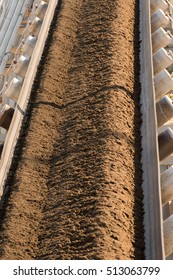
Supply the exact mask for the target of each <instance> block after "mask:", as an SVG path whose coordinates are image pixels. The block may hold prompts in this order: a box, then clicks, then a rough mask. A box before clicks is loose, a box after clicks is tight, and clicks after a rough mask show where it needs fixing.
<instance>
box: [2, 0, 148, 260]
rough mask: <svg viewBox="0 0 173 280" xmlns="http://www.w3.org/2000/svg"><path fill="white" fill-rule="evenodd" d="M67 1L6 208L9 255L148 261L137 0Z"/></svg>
mask: <svg viewBox="0 0 173 280" xmlns="http://www.w3.org/2000/svg"><path fill="white" fill-rule="evenodd" d="M138 2H139V1H135V0H126V1H124V0H118V1H116V0H115V1H112V0H92V1H89V0H75V1H71V0H64V1H59V4H58V7H57V9H56V11H55V17H54V20H53V23H52V27H51V30H50V34H49V38H48V40H47V44H46V47H45V51H44V55H43V58H42V61H41V64H40V67H39V69H38V73H37V77H36V81H35V84H34V87H33V90H32V96H31V101H30V103H29V107H28V112H27V115H26V117H25V120H24V124H23V129H22V132H21V135H20V139H19V141H18V144H17V147H16V151H15V155H14V160H13V165H12V166H11V169H10V174H9V176H8V180H7V182H6V194H5V195H4V200H3V204H2V206H1V225H0V256H1V259H143V258H144V253H143V251H144V243H143V226H142V216H143V212H142V190H141V180H142V179H141V178H142V171H141V164H140V156H141V137H140V123H141V119H140V118H141V115H140V107H139V95H140V84H139V61H138V57H139V42H138V35H139V34H138V18H139V13H138V4H139V3H138Z"/></svg>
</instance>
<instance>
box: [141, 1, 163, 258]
mask: <svg viewBox="0 0 173 280" xmlns="http://www.w3.org/2000/svg"><path fill="white" fill-rule="evenodd" d="M140 36H141V50H140V61H141V111H142V127H141V133H142V149H143V152H142V167H143V191H144V212H145V213H144V227H145V257H146V259H148V260H151V259H155V260H159V259H164V258H165V256H164V248H163V232H162V208H161V193H160V168H159V153H158V141H157V120H156V109H155V90H154V85H153V64H152V45H151V23H150V1H149V0H146V1H140Z"/></svg>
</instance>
